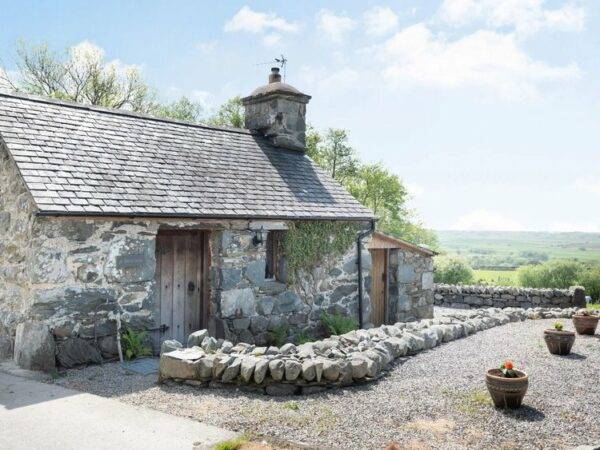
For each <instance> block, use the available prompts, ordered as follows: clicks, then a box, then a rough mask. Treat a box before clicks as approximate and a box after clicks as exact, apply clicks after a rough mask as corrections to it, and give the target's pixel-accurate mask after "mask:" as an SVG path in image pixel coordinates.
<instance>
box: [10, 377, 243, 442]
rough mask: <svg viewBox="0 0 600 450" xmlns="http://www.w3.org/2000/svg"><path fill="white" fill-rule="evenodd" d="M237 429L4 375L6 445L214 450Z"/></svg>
mask: <svg viewBox="0 0 600 450" xmlns="http://www.w3.org/2000/svg"><path fill="white" fill-rule="evenodd" d="M232 437H235V433H232V432H230V431H226V430H222V429H220V428H217V427H213V426H209V425H203V424H201V423H199V422H195V421H193V420H190V419H185V418H182V417H175V416H171V415H168V414H164V413H161V412H158V411H153V410H150V409H145V408H139V407H135V406H131V405H127V404H125V403H121V402H119V401H117V400H111V399H107V398H104V397H99V396H97V395H91V394H86V393H83V392H79V391H74V390H71V389H65V388H63V387H60V386H55V385H50V384H45V383H40V382H38V381H33V380H28V379H24V378H20V377H15V376H12V375H8V374H3V373H0V449H2V450H4V449H10V450H20V449H28V450H32V449H45V450H46V449H47V450H53V449H60V450H67V449H111V450H114V449H118V448H128V449H145V450H147V449H161V450H167V449H178V450H179V449H192V448H210V447H212V446H213V445H214V444H216V443H217V442H221V441H224V440H227V439H231V438H232Z"/></svg>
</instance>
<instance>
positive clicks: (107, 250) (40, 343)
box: [0, 70, 432, 370]
mask: <svg viewBox="0 0 600 450" xmlns="http://www.w3.org/2000/svg"><path fill="white" fill-rule="evenodd" d="M309 100H310V97H309V96H307V95H305V94H303V93H301V92H299V91H298V90H296V89H295V88H293V87H291V86H289V85H287V84H285V83H282V82H281V77H280V76H279V73H278V72H277V70H273V73H272V74H271V76H270V77H269V84H267V85H266V86H263V87H260V88H258V89H257V90H256V91H255V92H253V93H252V94H251V95H250V96H248V97H246V98H245V99H244V105H245V107H246V128H247V129H230V128H215V127H209V126H204V125H196V124H190V123H184V122H178V121H173V120H166V119H158V118H154V117H149V116H143V115H138V114H133V113H129V112H126V111H120V110H119V111H116V110H108V109H103V108H98V107H91V106H85V105H79V104H72V103H67V102H61V101H55V100H48V99H45V98H38V97H32V96H26V95H20V94H0V357H1V356H7V355H8V354H11V353H13V351H14V354H15V358H16V359H17V362H19V363H20V364H21V365H23V366H25V367H29V368H43V369H46V370H47V369H48V368H49V367H48V366H52V365H53V363H54V360H55V359H54V356H56V361H57V362H58V363H59V364H61V365H63V366H67V367H68V366H73V365H76V364H81V363H89V362H99V361H101V360H102V358H112V357H114V356H115V354H116V352H117V347H116V333H117V323H118V322H119V321H120V322H121V324H122V326H123V327H125V328H131V329H133V330H144V331H147V332H149V334H150V335H151V337H152V341H153V344H154V349H155V351H158V349H159V348H160V344H161V343H162V342H163V341H164V340H167V339H177V340H179V341H182V342H185V341H186V339H187V337H188V335H189V334H190V333H192V332H193V331H196V330H198V329H203V328H207V329H208V330H209V331H210V333H211V334H212V335H213V336H216V337H222V338H226V339H229V340H231V341H234V342H237V341H243V342H249V343H255V344H259V345H265V344H268V343H269V342H270V341H271V339H272V336H273V335H274V333H277V334H278V335H280V336H281V335H283V336H284V337H286V338H287V339H289V340H294V339H296V338H297V337H298V336H299V335H313V336H316V335H318V334H319V333H320V332H321V330H320V320H321V317H322V315H323V314H324V313H327V314H343V315H349V316H350V315H351V316H354V317H360V318H362V324H361V325H363V326H369V324H370V323H371V322H373V323H377V324H379V323H383V322H387V321H392V322H393V321H395V320H399V319H402V318H407V319H419V318H423V317H430V316H431V303H432V302H430V296H429V290H430V287H431V279H430V277H431V262H430V258H429V256H430V253H428V251H426V250H423V249H421V248H418V247H414V246H412V247H411V246H410V245H409V244H406V243H402V242H401V241H398V240H394V239H392V238H389V237H385V236H383V235H379V234H376V235H375V238H374V239H373V240H372V241H371V243H370V244H369V249H370V251H371V253H372V254H373V255H374V261H376V264H377V273H374V274H375V276H377V277H379V276H380V272H381V270H382V269H381V267H380V266H379V265H380V264H384V266H383V267H384V268H383V271H384V272H383V273H385V274H389V281H386V283H385V289H384V290H385V295H384V296H383V300H380V298H381V292H383V291H382V289H383V288H382V287H381V284H380V283H379V282H377V283H372V282H371V271H372V270H375V268H373V269H372V265H371V258H370V254H369V252H368V251H367V249H366V245H367V244H368V242H369V238H368V236H369V234H370V231H369V230H372V229H373V228H374V222H375V221H376V217H375V216H374V214H373V213H372V212H371V211H370V210H369V209H367V208H365V207H364V206H362V205H361V204H360V203H359V202H357V201H356V200H355V199H354V198H353V197H352V196H351V195H350V194H349V193H348V192H346V190H345V189H344V188H343V187H342V186H340V185H339V184H337V183H336V182H335V181H334V180H333V179H332V178H331V177H329V176H328V175H327V174H326V173H324V172H323V171H322V170H321V169H320V168H319V167H318V166H317V165H316V164H315V163H314V162H313V161H312V160H311V159H310V158H309V157H307V156H306V155H305V153H304V150H305V128H306V124H305V114H306V105H307V103H308V101H309ZM388 242H389V243H390V244H389V245H391V246H392V247H384V246H383V245H387V243H388ZM378 243H380V244H378ZM381 252H383V253H381ZM359 253H360V256H361V257H360V258H359V257H358V255H359ZM428 258H429V259H428ZM381 261H383V263H381ZM359 262H360V263H359ZM373 267H375V265H373ZM387 276H388V275H386V277H387ZM386 280H387V279H386ZM359 286H360V289H359ZM372 289H376V290H377V294H376V298H377V299H378V300H377V302H378V303H377V305H376V306H375V305H372V302H371V300H370V292H371V291H372ZM380 301H382V302H383V303H381V304H380V303H379V302H380ZM381 305H384V306H381ZM381 308H383V311H384V312H381V311H382V309H381ZM375 316H377V317H375ZM40 355H42V357H40ZM44 358H45V359H44Z"/></svg>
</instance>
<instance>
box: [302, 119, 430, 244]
mask: <svg viewBox="0 0 600 450" xmlns="http://www.w3.org/2000/svg"><path fill="white" fill-rule="evenodd" d="M306 153H307V155H308V156H310V157H311V158H312V159H313V160H314V161H315V162H316V163H317V164H318V165H319V166H321V167H322V168H323V169H325V170H326V171H327V172H329V174H330V175H332V176H333V177H334V178H335V179H336V180H338V181H339V182H340V183H342V184H343V185H344V186H345V187H346V188H347V189H348V191H349V192H350V193H351V194H352V195H353V196H354V197H355V198H356V199H357V200H358V201H359V202H361V203H362V204H363V205H365V206H367V207H369V208H371V209H372V210H373V211H374V212H375V214H377V215H378V216H379V217H380V221H379V224H378V228H379V229H380V230H382V231H383V232H386V233H389V234H391V235H394V236H397V237H400V238H402V239H406V240H408V241H410V242H414V243H416V244H426V245H429V246H431V247H437V246H438V240H437V236H436V234H435V233H434V232H433V231H431V230H427V229H425V227H423V225H422V224H421V223H419V222H418V221H416V220H415V219H414V213H413V211H411V210H409V209H407V208H406V201H407V200H408V192H407V191H406V188H405V186H404V184H403V183H402V180H401V179H400V178H399V177H398V176H397V175H396V174H394V173H392V172H390V171H388V170H386V169H385V168H384V167H383V165H382V164H367V163H365V164H363V163H361V162H360V160H359V159H358V157H357V156H356V152H355V151H354V150H353V149H352V148H351V147H350V145H349V144H348V135H347V133H346V132H345V131H344V130H337V129H329V130H328V132H327V134H326V135H325V136H323V135H322V134H321V133H319V132H318V131H317V130H315V129H314V128H313V127H311V126H310V125H309V126H308V128H307V132H306Z"/></svg>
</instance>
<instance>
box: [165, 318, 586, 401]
mask: <svg viewBox="0 0 600 450" xmlns="http://www.w3.org/2000/svg"><path fill="white" fill-rule="evenodd" d="M576 311H577V309H576V308H570V309H543V308H531V309H527V310H525V309H522V308H506V309H495V308H489V309H477V310H470V311H456V312H454V313H450V314H446V315H444V316H442V317H436V318H435V319H424V320H420V321H415V322H408V323H406V322H400V323H396V324H395V325H383V326H381V327H378V328H371V329H369V330H356V331H351V332H349V333H345V334H342V335H340V336H331V337H330V338H328V339H324V340H320V341H316V342H308V343H305V344H302V345H299V346H295V345H294V344H285V345H283V346H282V347H264V346H263V347H261V346H255V345H252V344H238V345H233V344H232V343H231V342H228V341H224V340H216V339H214V338H213V337H210V336H208V333H207V332H206V331H205V330H203V331H200V332H198V333H195V335H193V336H192V339H190V342H189V347H188V348H185V349H184V348H177V347H180V346H181V344H179V343H175V342H172V341H169V342H168V343H166V344H165V346H164V347H165V349H164V352H163V353H162V355H161V358H160V368H159V382H164V381H167V380H175V381H177V382H186V383H189V384H191V385H193V386H202V387H211V386H219V385H221V384H229V385H239V386H244V387H245V389H252V390H255V391H257V392H262V393H266V394H268V395H292V394H305V395H306V394H314V393H318V392H322V391H324V390H326V389H331V388H337V387H340V386H348V385H351V384H357V383H364V382H368V381H372V380H376V379H378V378H379V377H380V376H381V375H382V374H384V373H385V371H386V369H387V367H388V366H389V364H390V363H391V362H392V361H394V360H395V359H397V358H400V357H404V356H406V355H414V354H416V353H419V352H421V351H423V350H428V349H431V348H434V347H436V346H438V345H441V344H442V343H446V342H450V341H453V340H455V339H460V338H462V337H466V336H469V335H471V334H474V333H477V332H479V331H482V330H486V329H489V328H492V327H495V326H499V325H503V324H506V323H509V322H516V321H522V320H526V319H542V318H569V317H571V316H572V315H573V314H574V313H575V312H576ZM167 344H168V345H167ZM173 344H174V345H173Z"/></svg>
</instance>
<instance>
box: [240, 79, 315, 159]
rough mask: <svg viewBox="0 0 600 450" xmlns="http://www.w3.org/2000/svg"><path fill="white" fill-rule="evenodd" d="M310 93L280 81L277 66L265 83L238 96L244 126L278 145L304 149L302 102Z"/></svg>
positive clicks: (304, 133) (304, 130)
mask: <svg viewBox="0 0 600 450" xmlns="http://www.w3.org/2000/svg"><path fill="white" fill-rule="evenodd" d="M309 100H310V96H309V95H306V94H303V93H302V92H300V91H299V90H297V89H296V88H294V87H292V86H290V85H289V84H285V83H282V82H281V74H280V73H279V68H277V67H274V68H272V69H271V74H270V75H269V84H267V85H265V86H261V87H259V88H258V89H256V90H255V91H254V92H252V94H250V95H249V96H248V97H245V98H243V99H242V102H243V103H244V107H245V109H246V128H248V129H249V130H252V131H255V132H257V133H260V134H261V135H263V136H265V137H267V138H268V139H269V140H270V141H271V142H272V143H273V144H274V145H276V146H278V147H284V148H289V149H292V150H298V151H305V150H306V104H307V103H308V102H309Z"/></svg>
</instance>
